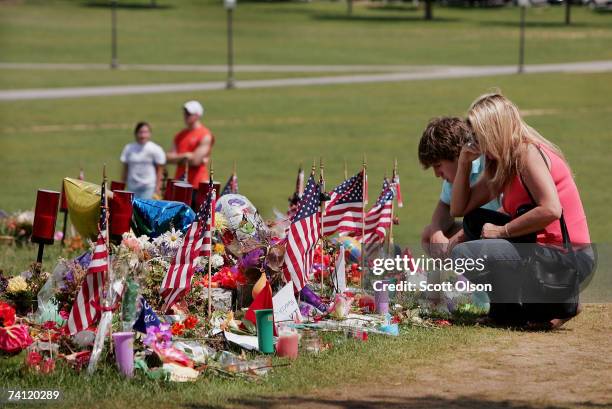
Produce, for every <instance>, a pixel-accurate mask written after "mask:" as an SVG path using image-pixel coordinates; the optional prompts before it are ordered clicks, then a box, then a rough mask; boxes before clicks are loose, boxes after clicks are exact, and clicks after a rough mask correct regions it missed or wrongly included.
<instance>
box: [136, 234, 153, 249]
mask: <svg viewBox="0 0 612 409" xmlns="http://www.w3.org/2000/svg"><path fill="white" fill-rule="evenodd" d="M138 242H139V243H140V248H142V249H143V250H145V251H148V250H150V249H151V248H152V247H153V243H151V241H150V239H149V236H147V235H146V234H143V235H142V236H140V237H139V238H138Z"/></svg>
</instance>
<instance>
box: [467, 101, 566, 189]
mask: <svg viewBox="0 0 612 409" xmlns="http://www.w3.org/2000/svg"><path fill="white" fill-rule="evenodd" d="M467 123H468V125H469V126H470V128H471V129H472V131H473V132H474V137H475V139H476V142H477V144H478V146H479V149H480V151H481V152H482V153H483V154H485V155H486V157H487V172H488V173H489V175H490V177H491V180H490V187H491V189H492V190H493V191H495V192H496V193H499V192H501V191H502V190H503V189H504V187H506V186H507V185H508V184H509V183H510V182H511V181H512V179H513V178H514V177H515V176H516V175H517V173H518V171H519V170H520V169H522V168H523V166H524V164H525V160H526V157H527V156H526V153H527V148H528V147H529V145H530V144H532V145H536V146H539V145H544V146H546V147H547V148H548V149H550V150H552V151H553V152H555V153H556V154H557V155H559V157H561V158H562V159H563V160H565V157H564V156H563V153H562V152H561V150H560V149H559V148H558V147H557V146H556V145H555V144H553V143H552V142H550V141H549V140H547V139H546V138H544V137H543V136H542V135H540V134H539V133H538V131H536V130H535V129H533V128H532V127H530V126H529V125H527V124H526V123H525V121H523V119H522V118H521V114H520V113H519V110H518V108H517V107H516V105H514V104H513V103H512V101H510V100H509V99H508V98H506V97H504V96H503V95H502V94H501V93H500V92H493V93H490V94H484V95H481V96H480V97H478V98H477V99H476V101H474V102H473V103H472V106H471V107H470V110H469V111H468V115H467Z"/></svg>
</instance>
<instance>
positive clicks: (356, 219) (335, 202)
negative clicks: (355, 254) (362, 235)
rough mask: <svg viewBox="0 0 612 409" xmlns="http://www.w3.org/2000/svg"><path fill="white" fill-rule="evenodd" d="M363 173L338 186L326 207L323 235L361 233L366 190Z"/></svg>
mask: <svg viewBox="0 0 612 409" xmlns="http://www.w3.org/2000/svg"><path fill="white" fill-rule="evenodd" d="M364 181H365V178H364V177H363V171H361V172H359V173H357V174H356V175H354V176H352V177H351V178H350V179H347V180H345V181H344V182H342V183H341V184H340V185H339V186H337V187H336V188H335V189H334V190H333V191H332V192H331V196H330V200H329V201H328V202H327V205H326V206H325V215H324V216H323V235H324V236H329V235H332V234H334V233H337V232H360V231H361V226H362V211H363V200H364V190H363V182H364Z"/></svg>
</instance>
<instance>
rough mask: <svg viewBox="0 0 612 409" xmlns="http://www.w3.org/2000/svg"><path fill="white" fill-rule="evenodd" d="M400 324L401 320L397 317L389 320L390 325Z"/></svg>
mask: <svg viewBox="0 0 612 409" xmlns="http://www.w3.org/2000/svg"><path fill="white" fill-rule="evenodd" d="M401 322H402V319H401V318H400V317H399V316H397V315H395V316H394V317H393V318H391V324H401Z"/></svg>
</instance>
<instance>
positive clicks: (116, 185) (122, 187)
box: [110, 180, 125, 192]
mask: <svg viewBox="0 0 612 409" xmlns="http://www.w3.org/2000/svg"><path fill="white" fill-rule="evenodd" d="M110 187H111V190H112V191H113V192H114V191H115V190H125V183H123V182H118V181H116V180H113V181H112V182H111V186H110Z"/></svg>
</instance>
